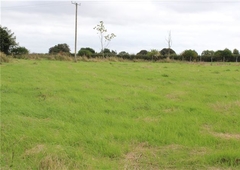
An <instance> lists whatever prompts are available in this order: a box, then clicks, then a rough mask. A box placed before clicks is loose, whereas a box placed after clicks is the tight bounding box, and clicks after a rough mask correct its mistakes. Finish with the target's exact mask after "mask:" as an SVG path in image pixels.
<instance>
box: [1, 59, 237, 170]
mask: <svg viewBox="0 0 240 170" xmlns="http://www.w3.org/2000/svg"><path fill="white" fill-rule="evenodd" d="M239 87H240V67H239V65H237V64H233V63H232V64H229V63H226V64H221V65H216V64H215V65H212V66H211V65H209V64H205V65H199V64H187V63H131V62H121V63H110V62H79V63H72V62H58V61H27V60H14V62H13V63H9V64H4V65H2V66H1V152H2V154H1V155H2V156H1V167H2V168H3V169H28V168H29V169H124V168H125V169H163V168H165V169H168V168H169V169H186V168H188V169H194V168H198V169H200V168H202V169H206V168H209V169H214V168H216V167H220V168H221V167H222V168H226V167H231V168H232V169H238V168H239V167H240V147H239V146H240V121H239V120H240V88H239Z"/></svg>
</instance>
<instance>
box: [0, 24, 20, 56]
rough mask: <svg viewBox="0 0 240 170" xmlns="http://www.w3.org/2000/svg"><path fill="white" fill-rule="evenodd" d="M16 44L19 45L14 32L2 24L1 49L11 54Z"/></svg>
mask: <svg viewBox="0 0 240 170" xmlns="http://www.w3.org/2000/svg"><path fill="white" fill-rule="evenodd" d="M16 45H18V43H16V37H15V36H14V33H12V32H11V30H9V29H8V28H7V27H2V26H1V25H0V51H2V52H3V53H5V54H10V51H11V49H12V48H14V47H15V46H16Z"/></svg>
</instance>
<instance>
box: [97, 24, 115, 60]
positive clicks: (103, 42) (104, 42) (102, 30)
mask: <svg viewBox="0 0 240 170" xmlns="http://www.w3.org/2000/svg"><path fill="white" fill-rule="evenodd" d="M93 29H95V30H97V31H98V34H99V39H100V43H101V53H102V55H103V57H104V49H105V48H106V47H107V46H108V45H109V43H110V41H111V40H112V39H113V38H115V37H116V35H115V34H114V33H111V34H107V35H105V33H106V32H107V29H106V28H105V26H104V23H103V21H100V24H98V25H97V26H96V27H94V28H93Z"/></svg>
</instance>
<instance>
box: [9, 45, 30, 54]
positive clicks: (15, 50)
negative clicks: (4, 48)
mask: <svg viewBox="0 0 240 170" xmlns="http://www.w3.org/2000/svg"><path fill="white" fill-rule="evenodd" d="M10 53H11V54H13V55H24V54H29V50H28V49H26V48H25V47H19V46H18V47H14V48H13V49H11V52H10Z"/></svg>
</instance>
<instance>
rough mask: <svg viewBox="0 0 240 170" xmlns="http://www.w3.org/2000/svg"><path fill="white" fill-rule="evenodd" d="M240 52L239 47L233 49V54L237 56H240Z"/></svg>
mask: <svg viewBox="0 0 240 170" xmlns="http://www.w3.org/2000/svg"><path fill="white" fill-rule="evenodd" d="M239 54H240V53H239V51H238V49H236V48H235V49H234V50H233V55H235V56H237V55H238V56H239Z"/></svg>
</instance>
